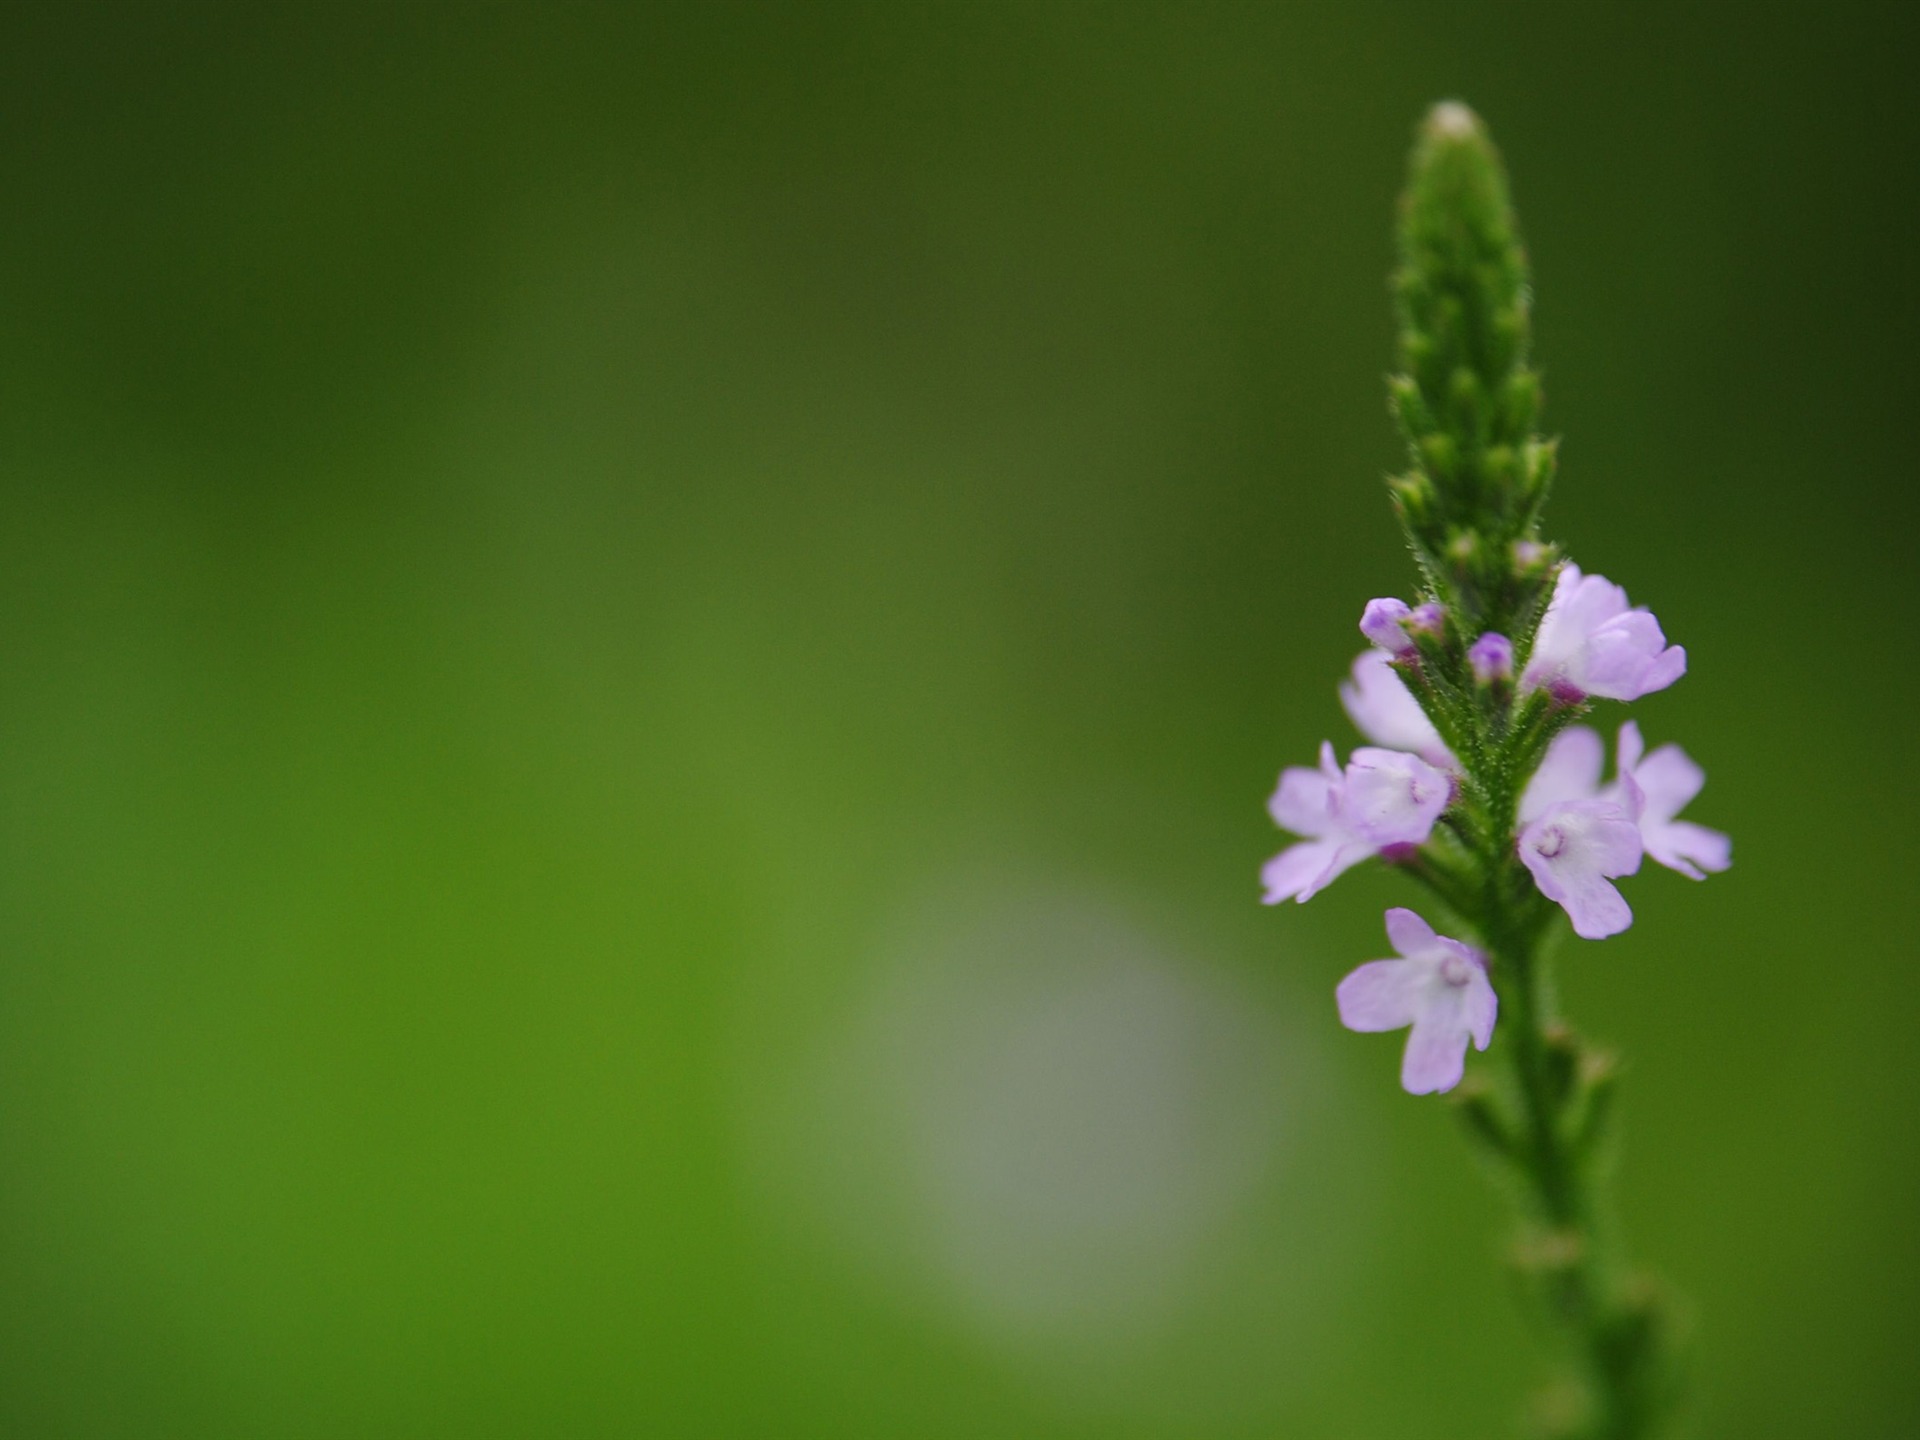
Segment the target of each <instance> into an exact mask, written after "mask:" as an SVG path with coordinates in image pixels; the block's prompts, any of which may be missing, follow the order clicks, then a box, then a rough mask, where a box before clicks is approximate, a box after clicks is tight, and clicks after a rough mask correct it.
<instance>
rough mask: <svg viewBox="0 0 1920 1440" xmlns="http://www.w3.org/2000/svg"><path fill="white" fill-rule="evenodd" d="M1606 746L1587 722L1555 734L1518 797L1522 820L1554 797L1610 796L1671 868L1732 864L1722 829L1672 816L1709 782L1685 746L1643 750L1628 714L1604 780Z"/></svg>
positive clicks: (1697, 874) (1701, 870)
mask: <svg viewBox="0 0 1920 1440" xmlns="http://www.w3.org/2000/svg"><path fill="white" fill-rule="evenodd" d="M1604 749H1605V747H1604V745H1603V743H1602V741H1601V739H1600V736H1599V735H1598V733H1596V732H1595V731H1593V730H1590V729H1588V728H1587V727H1586V726H1584V725H1575V726H1573V727H1572V728H1571V729H1569V730H1566V731H1564V732H1563V733H1562V734H1560V735H1559V736H1558V737H1557V738H1556V739H1555V740H1554V742H1553V744H1551V745H1549V746H1548V747H1547V753H1546V756H1545V757H1544V758H1543V759H1542V760H1541V762H1540V768H1539V769H1538V770H1536V771H1535V772H1534V776H1533V779H1532V780H1530V781H1529V782H1528V783H1527V788H1526V791H1525V793H1524V794H1522V795H1521V797H1520V819H1521V820H1522V821H1523V822H1524V821H1529V820H1533V819H1535V818H1536V817H1538V816H1539V815H1541V814H1542V813H1544V812H1545V811H1546V809H1547V808H1548V807H1549V806H1550V805H1553V804H1554V803H1556V802H1558V801H1564V800H1602V801H1608V802H1611V803H1612V804H1614V805H1616V806H1618V807H1619V808H1620V810H1621V811H1622V812H1623V813H1624V814H1625V815H1626V816H1627V818H1628V819H1630V820H1632V821H1633V822H1634V824H1635V825H1636V826H1638V827H1639V830H1640V841H1641V844H1642V845H1643V846H1644V847H1645V849H1646V852H1647V854H1648V855H1650V856H1651V857H1652V858H1653V859H1654V860H1655V861H1656V862H1657V863H1659V864H1661V865H1664V866H1666V867H1667V868H1668V869H1669V870H1677V871H1679V872H1680V873H1681V874H1682V875H1685V876H1688V877H1689V878H1691V879H1694V880H1704V879H1706V878H1707V872H1708V871H1716V872H1717V871H1721V870H1725V869H1726V868H1727V867H1728V866H1729V865H1731V864H1732V863H1733V842H1732V841H1731V840H1729V839H1728V838H1727V837H1726V836H1725V835H1723V834H1721V833H1720V832H1719V831H1718V830H1709V829H1708V828H1707V827H1706V826H1704V825H1695V824H1693V823H1692V822H1691V821H1687V820H1677V819H1675V818H1674V817H1675V816H1677V815H1678V814H1679V813H1680V812H1681V811H1682V810H1683V809H1685V808H1686V805H1687V803H1688V802H1689V801H1690V800H1692V799H1693V797H1694V796H1696V795H1698V794H1699V793H1700V789H1701V787H1702V786H1703V785H1705V784H1706V781H1707V777H1706V773H1705V772H1704V771H1703V770H1701V768H1700V767H1699V766H1698V765H1696V764H1695V763H1694V762H1693V761H1692V760H1691V759H1690V758H1688V755H1687V752H1686V751H1684V750H1682V749H1681V748H1680V747H1679V746H1678V745H1662V746H1661V747H1660V748H1659V749H1658V750H1655V751H1654V752H1653V753H1652V754H1651V755H1647V754H1645V753H1644V752H1645V749H1646V744H1645V742H1644V741H1643V740H1642V739H1641V738H1640V727H1639V726H1638V725H1636V724H1635V723H1634V722H1633V721H1631V720H1629V721H1628V722H1627V723H1626V724H1624V725H1622V726H1621V727H1620V738H1619V748H1618V751H1617V755H1616V760H1615V765H1616V770H1617V777H1616V778H1615V779H1614V781H1613V782H1612V783H1611V784H1609V785H1604V786H1603V785H1602V784H1601V783H1600V771H1601V767H1602V765H1603V764H1604V763H1605V760H1604Z"/></svg>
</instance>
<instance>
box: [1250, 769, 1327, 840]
mask: <svg viewBox="0 0 1920 1440" xmlns="http://www.w3.org/2000/svg"><path fill="white" fill-rule="evenodd" d="M1339 794H1340V789H1339V780H1338V777H1336V778H1335V779H1334V780H1333V781H1331V782H1330V781H1329V780H1328V779H1327V777H1326V776H1325V775H1324V774H1322V773H1321V772H1320V771H1318V770H1309V769H1307V768H1306V767H1305V766H1302V765H1289V766H1288V767H1287V768H1286V769H1285V770H1282V771H1281V772H1280V786H1279V788H1278V789H1277V790H1275V791H1274V792H1273V798H1272V799H1271V800H1269V801H1267V813H1268V814H1270V815H1272V816H1273V820H1274V823H1275V824H1276V825H1278V826H1279V827H1280V828H1281V829H1282V830H1291V831H1293V833H1294V834H1296V835H1308V836H1321V835H1325V834H1326V833H1327V832H1328V831H1329V830H1332V829H1333V828H1334V826H1335V821H1336V817H1337V816H1338V814H1339Z"/></svg>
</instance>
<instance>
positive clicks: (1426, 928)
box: [1387, 905, 1443, 960]
mask: <svg viewBox="0 0 1920 1440" xmlns="http://www.w3.org/2000/svg"><path fill="white" fill-rule="evenodd" d="M1387 941H1388V943H1389V944H1391V945H1392V946H1393V948H1394V949H1395V950H1396V951H1398V952H1399V953H1400V954H1402V955H1404V956H1406V957H1407V959H1409V960H1435V959H1438V958H1439V953H1438V952H1441V951H1442V949H1443V947H1442V945H1441V942H1440V937H1439V936H1438V935H1436V934H1434V933H1433V927H1432V926H1431V925H1429V924H1428V923H1427V922H1426V921H1425V920H1422V919H1421V918H1420V917H1419V916H1418V915H1416V914H1414V913H1413V911H1411V910H1409V909H1407V908H1406V907H1405V906H1403V905H1396V906H1394V907H1393V909H1391V910H1389V911H1387Z"/></svg>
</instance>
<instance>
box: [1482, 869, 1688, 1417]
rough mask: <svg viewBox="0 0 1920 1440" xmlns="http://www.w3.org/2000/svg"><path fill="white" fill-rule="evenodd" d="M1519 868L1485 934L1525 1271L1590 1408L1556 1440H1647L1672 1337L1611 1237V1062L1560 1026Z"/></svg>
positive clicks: (1502, 888) (1498, 898) (1661, 1399)
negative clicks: (1520, 1197)
mask: <svg viewBox="0 0 1920 1440" xmlns="http://www.w3.org/2000/svg"><path fill="white" fill-rule="evenodd" d="M1517 869H1518V867H1517V866H1516V865H1515V864H1514V863H1513V862H1512V861H1510V860H1508V861H1506V863H1504V864H1498V865H1492V866H1489V871H1490V873H1492V874H1493V875H1495V876H1496V877H1498V880H1499V881H1506V882H1509V883H1497V882H1496V883H1495V884H1491V885H1489V887H1488V896H1487V898H1488V906H1487V910H1486V912H1485V913H1484V915H1483V916H1482V919H1483V920H1484V921H1485V925H1484V929H1483V934H1484V936H1485V938H1486V940H1487V943H1488V946H1489V949H1490V951H1491V954H1492V958H1493V970H1494V974H1495V976H1496V977H1497V982H1498V988H1499V993H1500V1000H1501V1015H1500V1019H1501V1028H1502V1031H1503V1039H1504V1040H1505V1041H1506V1042H1507V1044H1506V1048H1507V1052H1508V1058H1509V1062H1510V1063H1509V1072H1510V1078H1511V1082H1512V1090H1513V1093H1514V1096H1515V1098H1516V1100H1517V1104H1518V1109H1519V1114H1518V1116H1517V1117H1516V1119H1517V1121H1518V1123H1517V1125H1516V1126H1514V1127H1513V1128H1514V1131H1515V1133H1514V1134H1513V1135H1512V1140H1511V1146H1510V1150H1509V1157H1510V1159H1511V1161H1512V1165H1513V1169H1514V1171H1515V1172H1516V1174H1517V1176H1518V1177H1519V1179H1520V1180H1521V1182H1522V1187H1523V1190H1524V1192H1525V1209H1526V1211H1527V1212H1528V1220H1529V1221H1530V1225H1529V1227H1528V1230H1527V1232H1526V1234H1525V1236H1524V1238H1523V1239H1522V1241H1521V1245H1520V1249H1519V1253H1518V1255H1517V1260H1518V1263H1519V1265H1520V1268H1521V1269H1522V1271H1523V1272H1524V1273H1526V1274H1527V1275H1528V1277H1529V1278H1530V1279H1531V1280H1532V1281H1533V1282H1534V1286H1535V1288H1536V1290H1537V1292H1538V1295H1539V1298H1540V1300H1541V1302H1542V1303H1543V1305H1544V1307H1545V1309H1546V1310H1547V1312H1548V1313H1549V1315H1550V1317H1551V1319H1552V1321H1553V1323H1554V1325H1555V1327H1556V1329H1557V1330H1558V1331H1559V1332H1560V1334H1561V1337H1562V1339H1563V1341H1564V1342H1565V1344H1566V1346H1567V1348H1568V1350H1569V1351H1570V1352H1571V1354H1570V1358H1571V1359H1572V1361H1573V1362H1574V1364H1575V1366H1576V1367H1577V1369H1578V1371H1579V1373H1580V1376H1581V1379H1582V1381H1583V1382H1584V1383H1583V1384H1582V1385H1581V1386H1580V1390H1581V1392H1582V1394H1583V1401H1584V1403H1582V1404H1580V1405H1579V1406H1577V1407H1575V1408H1574V1409H1573V1411H1572V1413H1567V1414H1563V1415H1561V1416H1559V1417H1558V1418H1557V1419H1555V1420H1553V1421H1552V1422H1551V1427H1552V1428H1551V1430H1550V1432H1549V1433H1552V1434H1555V1435H1558V1436H1563V1437H1567V1440H1572V1437H1581V1440H1647V1437H1650V1436H1652V1435H1655V1434H1657V1433H1658V1427H1659V1425H1660V1424H1661V1423H1662V1420H1663V1418H1664V1415H1665V1412H1666V1411H1667V1409H1668V1405H1667V1401H1668V1399H1669V1396H1670V1390H1671V1387H1670V1385H1669V1384H1668V1383H1666V1377H1667V1375H1668V1374H1669V1372H1670V1370H1671V1356H1670V1354H1669V1353H1667V1352H1668V1351H1669V1349H1670V1346H1669V1344H1668V1335H1667V1327H1666V1326H1665V1325H1664V1324H1663V1323H1662V1317H1661V1315H1660V1313H1659V1310H1658V1307H1657V1305H1656V1304H1655V1301H1654V1298H1653V1297H1652V1295H1651V1294H1650V1293H1647V1294H1641V1293H1637V1292H1636V1290H1635V1288H1634V1287H1633V1286H1631V1285H1629V1284H1626V1283H1624V1282H1623V1280H1622V1278H1621V1276H1620V1275H1619V1273H1618V1269H1617V1266H1616V1264H1615V1262H1614V1260H1613V1258H1612V1256H1611V1254H1610V1252H1609V1248H1608V1246H1607V1244H1606V1237H1605V1236H1604V1234H1603V1233H1602V1226H1601V1223H1600V1222H1601V1216H1602V1208H1603V1207H1602V1206H1601V1203H1600V1196H1599V1193H1598V1191H1599V1187H1598V1184H1597V1176H1596V1174H1595V1169H1596V1167H1595V1165H1594V1163H1593V1150H1594V1148H1595V1146H1596V1144H1597V1143H1598V1141H1599V1138H1600V1137H1599V1136H1598V1135H1597V1134H1596V1133H1595V1126H1594V1124H1592V1123H1590V1122H1592V1121H1593V1120H1594V1119H1595V1118H1596V1107H1597V1106H1599V1105H1601V1104H1603V1103H1604V1097H1603V1093H1602V1092H1604V1091H1605V1090H1607V1089H1609V1088H1610V1086H1611V1080H1612V1066H1611V1062H1610V1061H1609V1060H1608V1059H1607V1058H1606V1057H1604V1056H1602V1055H1600V1054H1598V1053H1597V1052H1593V1051H1591V1050H1588V1049H1586V1048H1584V1047H1582V1046H1581V1045H1580V1043H1579V1042H1578V1041H1577V1040H1575V1039H1574V1037H1573V1036H1572V1034H1571V1032H1569V1031H1568V1030H1567V1029H1566V1028H1565V1027H1564V1026H1562V1025H1560V1024H1559V1023H1558V1022H1557V1020H1556V1019H1555V1017H1554V1015H1553V1013H1552V1008H1551V998H1550V989H1549V985H1548V981H1547V975H1546V948H1547V941H1548V938H1549V935H1550V933H1551V926H1552V917H1551V914H1550V913H1549V912H1547V911H1546V910H1545V909H1544V907H1543V906H1541V905H1539V904H1538V903H1534V900H1533V897H1531V896H1525V897H1524V898H1523V894H1522V893H1520V892H1518V891H1517V888H1516V885H1517V880H1519V879H1525V878H1526V877H1524V876H1518V877H1516V876H1515V875H1514V874H1513V872H1514V871H1515V870H1517Z"/></svg>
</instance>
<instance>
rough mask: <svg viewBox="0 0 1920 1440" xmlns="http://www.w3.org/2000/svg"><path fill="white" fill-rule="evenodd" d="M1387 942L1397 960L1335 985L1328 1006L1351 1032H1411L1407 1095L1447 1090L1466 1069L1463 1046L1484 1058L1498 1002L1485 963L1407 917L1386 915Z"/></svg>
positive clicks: (1377, 963)
mask: <svg viewBox="0 0 1920 1440" xmlns="http://www.w3.org/2000/svg"><path fill="white" fill-rule="evenodd" d="M1387 939H1388V940H1390V941H1392V942H1393V948H1394V949H1395V950H1396V951H1397V952H1398V953H1399V955H1400V957H1401V958H1400V959H1398V960H1369V961H1368V962H1367V963H1366V964H1365V965H1362V966H1361V967H1360V968H1359V969H1358V970H1355V971H1354V972H1353V973H1352V974H1351V975H1349V976H1347V978H1346V979H1344V980H1342V981H1341V982H1340V986H1339V988H1338V989H1337V990H1336V991H1335V992H1334V998H1335V999H1336V1000H1337V1001H1338V1003H1339V1006H1340V1023H1341V1024H1342V1025H1345V1026H1346V1027H1347V1028H1348V1029H1349V1030H1360V1031H1378V1030H1398V1029H1400V1028H1401V1027H1402V1026H1406V1025H1410V1026H1412V1027H1413V1029H1412V1032H1411V1033H1410V1034H1409V1035H1408V1036H1407V1049H1406V1054H1405V1055H1404V1056H1403V1057H1402V1058H1401V1062H1400V1084H1401V1085H1402V1086H1403V1087H1404V1088H1405V1090H1406V1091H1407V1093H1408V1094H1409V1095H1429V1094H1433V1093H1435V1092H1437V1091H1442V1090H1451V1089H1452V1088H1453V1087H1454V1086H1455V1085H1458V1084H1459V1083H1460V1076H1461V1075H1462V1073H1464V1071H1465V1069H1466V1064H1467V1041H1468V1040H1472V1041H1473V1044H1474V1048H1476V1049H1479V1050H1485V1049H1486V1048H1487V1045H1488V1044H1489V1043H1490V1042H1491V1041H1492V1039H1493V1022H1494V1018H1495V1016H1496V1015H1497V1014H1498V1013H1499V1009H1500V1000H1499V997H1498V996H1496V995H1495V994H1494V992H1493V984H1492V982H1491V981H1489V980H1488V979H1487V961H1486V957H1485V956H1484V955H1482V954H1481V953H1480V952H1479V951H1478V950H1475V949H1474V948H1473V947H1472V946H1470V945H1463V944H1462V943H1461V942H1460V941H1458V940H1449V939H1448V938H1447V937H1446V936H1444V935H1436V934H1435V933H1434V931H1433V927H1432V926H1431V925H1429V924H1427V922H1426V921H1424V920H1422V919H1421V918H1420V917H1419V916H1418V915H1416V914H1414V913H1413V911H1411V910H1402V909H1394V910H1389V911H1387Z"/></svg>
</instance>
